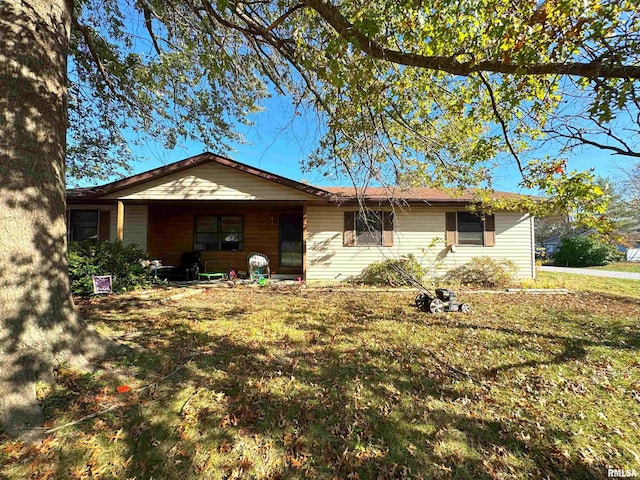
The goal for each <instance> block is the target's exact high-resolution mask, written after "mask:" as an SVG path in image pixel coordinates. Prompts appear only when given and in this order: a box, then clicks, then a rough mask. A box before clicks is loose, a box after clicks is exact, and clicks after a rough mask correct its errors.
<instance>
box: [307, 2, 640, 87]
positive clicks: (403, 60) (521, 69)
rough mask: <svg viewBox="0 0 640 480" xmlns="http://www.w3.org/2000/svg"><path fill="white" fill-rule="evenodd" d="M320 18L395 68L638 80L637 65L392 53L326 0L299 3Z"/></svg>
mask: <svg viewBox="0 0 640 480" xmlns="http://www.w3.org/2000/svg"><path fill="white" fill-rule="evenodd" d="M303 1H304V3H305V4H306V5H307V6H308V7H309V8H310V9H312V10H314V11H315V12H316V13H317V14H318V15H320V17H322V18H323V19H324V20H325V21H326V22H327V23H328V24H329V25H330V26H331V27H332V28H333V29H334V30H335V31H336V33H337V34H338V35H340V36H341V37H342V38H344V39H345V40H346V41H348V42H349V43H350V44H351V45H353V46H354V47H355V48H357V49H359V50H360V51H362V52H363V53H366V54H367V55H369V56H371V57H373V58H377V59H379V60H384V61H387V62H391V63H396V64H398V65H405V66H408V67H420V68H426V69H430V70H439V71H442V72H447V73H451V74H453V75H460V76H465V77H466V76H469V75H471V74H473V73H477V72H492V73H503V74H518V75H551V74H560V75H572V76H579V77H586V78H598V77H599V78H633V79H640V66H636V65H627V66H624V65H613V64H605V63H603V62H602V61H593V62H588V63H583V62H548V63H532V64H529V65H515V64H513V63H506V62H502V61H497V60H487V61H480V62H477V63H476V62H473V61H468V62H460V61H458V60H456V57H455V56H427V55H419V54H416V53H408V52H401V51H398V50H392V49H389V48H385V47H383V46H382V45H380V44H379V43H378V42H377V41H375V40H373V39H370V38H369V37H367V36H366V35H365V34H364V33H362V32H361V31H360V30H358V28H357V27H355V26H354V25H353V24H352V23H351V22H349V20H347V19H346V18H345V17H344V16H343V15H342V13H341V12H340V9H339V8H338V7H337V6H336V5H334V4H332V3H331V2H330V0H303Z"/></svg>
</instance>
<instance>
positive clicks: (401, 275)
mask: <svg viewBox="0 0 640 480" xmlns="http://www.w3.org/2000/svg"><path fill="white" fill-rule="evenodd" d="M424 273H425V272H424V269H423V268H422V266H421V265H420V264H419V263H418V261H417V260H416V259H415V257H414V256H413V255H412V254H409V255H406V256H403V257H400V258H398V259H389V260H384V261H382V262H375V263H372V264H371V265H369V266H368V267H367V268H365V269H364V270H363V271H362V273H361V274H360V275H359V276H358V277H357V278H356V279H355V280H356V282H358V283H364V284H365V285H390V286H392V287H404V286H410V285H411V283H410V279H412V278H413V279H415V280H417V281H418V282H421V281H422V278H423V277H424Z"/></svg>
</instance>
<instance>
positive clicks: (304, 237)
mask: <svg viewBox="0 0 640 480" xmlns="http://www.w3.org/2000/svg"><path fill="white" fill-rule="evenodd" d="M302 279H303V280H304V281H305V282H306V281H307V203H306V202H304V203H303V204H302Z"/></svg>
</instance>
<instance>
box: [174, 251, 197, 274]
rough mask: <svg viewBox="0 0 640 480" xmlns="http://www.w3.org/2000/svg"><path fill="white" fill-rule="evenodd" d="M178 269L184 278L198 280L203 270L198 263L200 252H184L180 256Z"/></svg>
mask: <svg viewBox="0 0 640 480" xmlns="http://www.w3.org/2000/svg"><path fill="white" fill-rule="evenodd" d="M178 269H179V271H180V274H182V276H184V277H185V279H186V280H198V278H199V274H200V272H201V271H202V270H203V268H202V264H201V263H200V252H184V253H183V254H182V255H181V256H180V266H179V267H178Z"/></svg>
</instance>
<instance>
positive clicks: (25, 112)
mask: <svg viewBox="0 0 640 480" xmlns="http://www.w3.org/2000/svg"><path fill="white" fill-rule="evenodd" d="M70 10H71V1H67V0H28V1H27V0H0V422H1V423H2V427H3V429H4V430H5V431H6V432H7V433H9V434H11V435H14V436H22V437H25V436H32V432H33V430H30V428H32V427H34V426H38V425H39V424H40V422H41V420H42V418H41V411H40V408H39V405H38V401H37V399H36V395H35V384H36V382H37V381H39V380H42V379H45V380H46V379H47V378H50V374H51V372H52V369H53V368H54V367H55V366H56V365H57V364H59V363H60V362H67V363H68V364H70V365H75V366H82V365H86V364H85V363H84V362H85V358H86V356H85V353H87V352H94V353H98V354H101V353H102V352H98V351H97V350H98V349H99V348H98V347H97V346H98V345H99V342H97V341H96V335H95V333H94V332H93V331H91V330H90V329H88V328H87V327H86V325H85V324H84V323H83V322H82V321H81V320H80V319H79V318H78V316H77V314H76V312H75V309H74V306H73V300H72V298H71V295H70V292H69V280H68V275H67V259H66V227H65V181H64V155H65V135H66V125H67V110H66V95H67V80H66V73H67V48H68V39H69V28H70V22H71V17H70V14H71V11H70ZM30 432H31V433H30Z"/></svg>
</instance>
